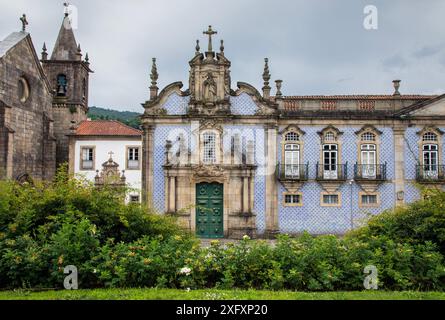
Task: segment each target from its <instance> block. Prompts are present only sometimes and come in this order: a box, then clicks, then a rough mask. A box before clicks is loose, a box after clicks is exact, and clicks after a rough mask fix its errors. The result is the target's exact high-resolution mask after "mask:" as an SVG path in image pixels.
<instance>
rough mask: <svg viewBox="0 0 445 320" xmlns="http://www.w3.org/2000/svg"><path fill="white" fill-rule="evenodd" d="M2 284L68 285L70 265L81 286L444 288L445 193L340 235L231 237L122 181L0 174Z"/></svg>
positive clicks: (433, 195)
mask: <svg viewBox="0 0 445 320" xmlns="http://www.w3.org/2000/svg"><path fill="white" fill-rule="evenodd" d="M0 191H1V192H0V275H1V277H0V287H1V288H19V287H34V288H35V287H46V288H48V287H50V288H61V287H62V284H63V279H64V277H65V275H64V274H63V268H64V266H66V265H71V264H72V265H75V266H77V268H78V271H79V287H80V288H100V287H159V288H191V289H198V288H214V287H216V288H221V289H232V288H257V289H272V290H278V289H291V290H307V291H334V290H363V288H364V287H363V280H364V277H365V274H364V273H363V270H364V268H365V266H367V265H375V266H376V267H377V270H378V278H379V288H380V289H386V290H445V262H444V257H443V248H444V247H443V245H444V213H443V211H442V206H443V203H444V202H443V200H445V195H444V193H442V192H438V191H436V192H432V193H430V194H429V197H428V199H427V200H425V201H419V202H417V203H414V204H412V205H410V206H407V207H404V208H399V209H396V210H394V211H388V212H385V213H383V214H382V215H379V216H376V217H373V218H371V220H370V221H369V224H368V225H367V226H365V227H363V228H361V229H359V230H357V231H354V232H352V233H350V234H348V235H347V236H345V237H342V238H339V237H336V236H332V235H327V236H319V237H313V236H310V235H308V234H304V235H302V236H300V237H298V238H291V237H288V236H285V235H284V236H280V237H279V238H278V240H277V241H276V243H275V245H273V246H271V245H269V244H268V243H266V242H263V241H253V240H249V239H244V240H242V241H240V242H239V243H237V244H228V245H226V246H222V245H221V244H220V243H219V242H218V241H213V242H212V245H211V246H210V247H209V248H202V247H201V246H200V244H199V241H198V240H196V239H195V238H193V237H191V236H190V235H187V234H185V233H184V232H181V230H180V229H179V228H178V227H177V224H176V223H175V221H174V220H173V219H172V218H167V217H165V216H162V215H157V214H154V213H147V209H146V208H143V207H141V206H139V205H125V204H124V203H123V202H122V193H121V192H122V190H120V191H119V190H115V189H96V188H94V187H93V186H92V185H91V184H89V183H87V182H86V181H81V180H76V179H72V178H70V177H68V176H66V175H65V174H63V173H59V175H58V177H57V179H56V181H55V182H54V183H46V184H43V183H35V184H33V185H22V186H19V185H17V184H15V183H12V182H0Z"/></svg>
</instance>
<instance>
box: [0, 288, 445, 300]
mask: <svg viewBox="0 0 445 320" xmlns="http://www.w3.org/2000/svg"><path fill="white" fill-rule="evenodd" d="M231 299H233V300H445V292H415V291H403V292H390V291H362V292H292V291H261V290H247V291H243V290H213V289H212V290H191V291H189V292H187V291H185V290H174V289H97V290H74V291H68V290H62V291H41V292H31V291H26V290H15V291H1V292H0V300H231Z"/></svg>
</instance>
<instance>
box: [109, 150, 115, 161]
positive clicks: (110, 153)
mask: <svg viewBox="0 0 445 320" xmlns="http://www.w3.org/2000/svg"><path fill="white" fill-rule="evenodd" d="M108 154H109V155H110V159H113V154H114V152H113V151H110V152H108Z"/></svg>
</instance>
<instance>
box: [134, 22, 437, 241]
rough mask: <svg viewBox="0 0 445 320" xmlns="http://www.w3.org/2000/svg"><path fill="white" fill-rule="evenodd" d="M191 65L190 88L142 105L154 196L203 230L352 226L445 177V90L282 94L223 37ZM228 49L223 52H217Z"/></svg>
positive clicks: (231, 233)
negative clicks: (243, 78) (235, 65)
mask: <svg viewBox="0 0 445 320" xmlns="http://www.w3.org/2000/svg"><path fill="white" fill-rule="evenodd" d="M204 34H205V35H206V36H208V45H207V48H206V49H207V50H205V51H204V52H201V49H200V45H199V41H197V45H196V52H195V54H194V56H193V57H192V59H191V60H190V61H189V65H190V73H189V83H188V89H186V90H183V83H181V82H175V83H172V84H170V85H168V86H166V87H165V88H164V89H162V90H161V91H160V92H159V89H158V87H157V80H158V70H157V66H156V60H155V59H153V66H152V71H151V80H152V82H151V86H150V98H149V100H148V101H146V102H145V103H144V104H143V107H144V109H145V112H144V114H143V116H142V128H143V139H142V161H143V165H142V179H143V180H142V187H143V195H142V197H143V200H144V201H145V202H147V204H148V205H149V206H150V207H152V208H153V209H155V210H156V211H158V212H165V213H169V214H172V215H175V216H177V217H178V218H179V221H180V223H181V225H182V226H183V227H184V228H186V229H188V230H190V231H191V232H193V233H195V234H197V235H198V236H200V237H204V238H221V237H229V238H240V237H242V236H243V235H249V236H251V237H270V236H273V235H275V234H277V233H291V234H298V233H302V232H304V231H308V232H310V233H312V234H326V233H334V234H343V233H345V232H347V231H348V230H351V229H353V228H356V227H357V226H359V225H360V224H361V223H362V222H363V221H364V219H365V218H366V217H367V216H368V215H370V214H378V213H380V212H382V211H384V210H385V209H389V208H392V207H394V206H398V205H403V204H404V203H409V202H412V201H414V200H416V199H418V198H419V197H420V196H421V193H420V191H419V185H421V184H424V185H428V186H430V187H435V188H442V187H443V185H444V184H445V174H444V165H443V163H444V162H443V161H444V156H445V154H444V148H443V139H444V137H443V134H444V130H445V95H440V96H435V95H402V94H400V92H399V87H400V81H399V80H395V81H393V87H394V91H393V94H388V95H333V96H284V95H283V94H282V92H281V86H282V81H281V80H276V81H275V86H276V90H275V94H274V95H272V94H271V90H272V89H271V85H270V83H271V74H270V71H269V61H268V59H265V65H264V71H263V80H264V86H263V87H262V90H261V92H260V91H258V90H257V89H256V88H254V87H253V86H252V85H250V84H248V83H244V82H237V84H236V88H235V89H234V88H233V87H232V85H233V83H232V81H231V74H230V66H231V62H230V61H229V59H228V58H227V57H226V54H225V51H224V49H225V48H224V43H223V41H222V40H221V42H220V46H219V47H220V48H219V50H214V49H213V44H212V40H213V39H212V36H214V35H215V34H216V31H214V30H212V28H211V27H209V29H208V30H207V31H205V32H204ZM216 51H218V52H216Z"/></svg>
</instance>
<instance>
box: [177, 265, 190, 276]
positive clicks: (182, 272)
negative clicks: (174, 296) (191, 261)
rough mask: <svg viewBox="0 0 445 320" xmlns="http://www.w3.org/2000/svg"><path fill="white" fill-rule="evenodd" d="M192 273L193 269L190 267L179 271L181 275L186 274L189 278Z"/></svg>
mask: <svg viewBox="0 0 445 320" xmlns="http://www.w3.org/2000/svg"><path fill="white" fill-rule="evenodd" d="M190 272H192V269H190V268H189V267H184V268H181V270H179V273H180V274H185V275H186V276H188V275H189V274H190Z"/></svg>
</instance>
